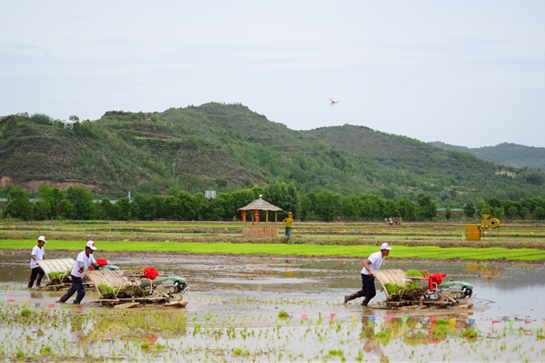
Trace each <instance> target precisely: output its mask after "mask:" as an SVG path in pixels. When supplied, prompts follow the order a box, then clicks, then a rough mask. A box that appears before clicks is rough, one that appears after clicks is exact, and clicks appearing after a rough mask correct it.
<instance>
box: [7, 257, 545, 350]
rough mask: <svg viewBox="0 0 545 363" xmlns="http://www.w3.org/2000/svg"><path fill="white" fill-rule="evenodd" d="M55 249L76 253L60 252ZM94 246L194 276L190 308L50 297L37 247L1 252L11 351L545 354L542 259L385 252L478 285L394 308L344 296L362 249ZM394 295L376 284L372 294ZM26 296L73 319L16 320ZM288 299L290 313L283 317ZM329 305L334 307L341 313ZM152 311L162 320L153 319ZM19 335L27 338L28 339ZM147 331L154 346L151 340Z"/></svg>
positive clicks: (124, 264)
mask: <svg viewBox="0 0 545 363" xmlns="http://www.w3.org/2000/svg"><path fill="white" fill-rule="evenodd" d="M50 257H52V258H55V257H57V258H61V257H75V256H70V255H66V253H65V254H62V253H61V252H58V253H56V256H55V255H54V256H50ZM95 257H96V258H98V257H103V258H106V259H107V260H108V261H109V263H110V264H115V265H117V266H119V267H121V268H122V269H125V268H139V267H148V266H154V267H155V268H156V269H157V270H158V271H159V272H160V273H162V274H175V275H178V276H182V277H185V278H186V279H187V280H188V282H189V285H190V290H189V291H188V292H187V293H186V297H187V298H188V299H189V305H188V307H187V309H181V310H175V311H172V310H169V309H164V308H157V307H152V308H151V310H149V309H148V308H141V309H137V310H136V311H131V312H130V314H142V316H143V317H142V322H141V325H138V326H137V327H135V326H133V325H131V324H134V322H135V321H140V320H139V319H140V318H134V319H132V320H131V321H130V322H128V321H125V320H123V318H121V317H119V316H118V317H115V318H111V317H110V318H109V317H108V314H111V313H112V311H116V309H114V310H111V309H103V308H101V307H99V306H98V305H95V304H92V303H89V301H91V300H92V299H94V298H95V297H96V296H95V295H94V294H93V293H91V292H89V293H88V294H87V296H86V298H85V300H84V304H83V309H75V308H73V307H71V306H70V307H68V308H62V307H61V306H59V305H58V304H57V305H56V306H55V307H54V308H49V304H50V303H53V302H54V301H55V300H56V299H57V298H58V296H59V295H60V293H51V292H46V291H42V290H36V289H34V290H27V289H25V288H24V286H25V284H26V282H27V279H28V277H29V276H30V269H29V261H28V256H24V255H22V254H21V255H17V254H15V255H11V254H10V255H7V254H3V255H0V280H1V281H3V282H6V283H4V284H3V285H2V286H3V288H2V289H1V290H0V300H1V301H2V302H3V304H2V306H1V309H2V312H3V314H6V313H7V318H4V320H3V321H2V324H0V331H1V332H2V333H1V334H2V335H4V336H6V337H8V338H7V339H5V340H4V342H3V343H2V344H3V348H1V349H3V351H4V354H9V355H10V356H12V355H13V354H15V352H17V350H18V349H23V350H25V349H27V350H26V351H24V352H26V353H27V355H32V354H34V355H38V354H39V349H38V348H39V347H41V346H45V345H50V346H52V350H53V353H55V354H57V356H58V357H62V354H66V356H67V357H72V356H79V355H81V354H83V352H87V354H89V355H90V356H93V357H99V356H100V355H104V356H105V357H107V358H120V359H122V360H133V359H143V360H170V359H172V360H194V361H198V360H202V361H223V360H227V361H231V360H248V361H252V360H254V359H255V360H265V361H277V360H286V361H299V360H300V361H303V360H304V361H308V360H311V361H324V360H332V361H341V360H342V359H343V358H344V359H346V360H347V361H354V360H359V359H361V360H363V361H366V360H369V361H372V360H382V361H385V359H389V360H390V361H395V360H415V361H416V360H419V361H443V360H451V361H482V360H490V361H496V360H513V361H523V360H525V359H529V360H531V361H536V360H537V361H542V360H544V359H545V343H544V342H545V340H538V339H540V338H539V337H540V336H542V335H543V334H544V332H543V326H544V325H543V324H544V323H543V322H544V321H545V309H543V306H542V305H543V303H542V302H543V301H545V268H544V266H543V265H524V266H516V265H509V264H470V263H446V262H438V263H415V262H402V263H401V262H392V261H387V262H385V263H384V264H383V269H391V268H400V269H403V270H408V269H419V270H427V271H429V272H430V273H435V272H439V273H446V274H447V279H452V280H461V281H466V282H468V283H470V284H472V285H473V286H474V287H475V289H474V296H473V298H472V299H471V301H472V303H473V305H474V306H473V308H472V309H470V310H460V309H458V310H433V311H401V310H399V311H390V310H378V309H372V308H368V307H367V308H364V307H361V306H359V305H358V301H357V300H356V301H353V302H351V303H350V304H349V305H348V306H343V305H342V304H340V303H341V302H342V298H343V297H344V295H346V294H349V293H352V292H355V291H358V290H360V288H361V280H360V270H361V268H362V266H361V261H360V260H353V261H348V260H339V261H336V260H317V259H314V260H310V259H270V258H266V259H265V258H251V257H223V256H222V257H214V256H207V257H202V256H196V257H186V256H184V257H179V256H176V257H168V256H164V255H162V256H159V255H158V256H154V255H153V254H149V253H146V254H145V256H140V255H135V256H132V257H131V256H124V255H123V254H113V253H112V254H111V255H107V256H101V255H98V256H95ZM384 297H385V296H384V294H383V293H382V292H381V291H379V289H378V285H377V296H376V297H375V299H374V301H381V300H383V299H384ZM8 300H15V302H9V301H8ZM22 301H28V306H30V308H31V310H32V311H33V313H36V314H45V312H47V313H48V314H51V313H52V312H53V313H54V314H57V315H58V316H65V315H66V316H67V320H66V323H58V325H57V326H56V327H53V326H50V325H49V324H47V323H41V322H40V321H36V319H34V320H32V322H29V323H28V327H26V326H25V325H22V326H20V325H19V323H14V322H12V323H10V324H7V323H6V321H7V320H6V319H8V320H9V316H14V317H15V316H16V315H17V314H18V313H20V311H21V309H22V308H23V307H25V306H26V305H27V303H23V302H22ZM36 303H39V304H40V306H36ZM281 310H283V311H286V312H287V313H288V315H290V317H289V318H287V319H278V312H279V311H281ZM77 314H80V315H83V316H86V318H83V320H82V321H79V320H77V319H75V318H74V316H76V315H77ZM127 314H128V313H127ZM153 314H159V315H153ZM161 314H163V315H161ZM164 314H173V315H164ZM331 314H335V315H334V316H333V318H331ZM131 316H132V315H131ZM154 316H155V319H156V320H153V321H149V320H146V319H150V317H154ZM145 317H147V318H145ZM175 317H176V318H175ZM178 318H180V319H182V318H183V319H184V322H185V324H186V325H184V328H182V327H181V325H179V322H178V323H176V324H178V325H177V326H170V325H169V324H168V323H165V319H166V321H177V320H176V319H178ZM433 318H439V319H443V320H444V321H446V325H443V326H441V325H438V323H437V322H436V323H432V320H433ZM48 319H52V318H48ZM59 319H60V318H59ZM161 319H163V320H161ZM493 320H494V321H495V322H494V323H492V321H493ZM510 321H511V323H510ZM139 324H140V323H139ZM164 324H166V325H164ZM470 328H471V329H474V330H475V331H477V332H478V337H477V338H476V339H474V340H467V339H466V338H464V337H462V336H461V333H462V332H464V331H467V330H468V329H470ZM39 331H40V332H41V334H42V335H39V333H38V332H39ZM66 337H70V338H69V339H68V340H67V341H68V343H66V342H63V339H64V340H66V339H67V338H66ZM28 339H31V340H28ZM21 341H28V342H29V343H28V345H25V346H24V347H23V345H22V344H21ZM146 343H149V345H150V346H151V347H152V348H151V350H146V349H144V350H142V348H141V347H142V345H143V344H144V345H145V344H146ZM66 344H68V346H66ZM98 345H100V346H102V348H101V349H98ZM25 347H26V348H25ZM63 347H64V348H63ZM156 347H159V349H156ZM339 352H340V353H339ZM58 359H60V358H58Z"/></svg>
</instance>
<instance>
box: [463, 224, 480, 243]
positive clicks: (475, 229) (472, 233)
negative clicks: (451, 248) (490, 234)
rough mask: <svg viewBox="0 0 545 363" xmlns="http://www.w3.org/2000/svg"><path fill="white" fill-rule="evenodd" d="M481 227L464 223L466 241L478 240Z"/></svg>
mask: <svg viewBox="0 0 545 363" xmlns="http://www.w3.org/2000/svg"><path fill="white" fill-rule="evenodd" d="M480 240H481V228H480V226H479V225H478V224H466V241H480Z"/></svg>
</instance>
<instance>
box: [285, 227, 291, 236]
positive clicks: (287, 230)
mask: <svg viewBox="0 0 545 363" xmlns="http://www.w3.org/2000/svg"><path fill="white" fill-rule="evenodd" d="M290 237H291V227H286V238H290Z"/></svg>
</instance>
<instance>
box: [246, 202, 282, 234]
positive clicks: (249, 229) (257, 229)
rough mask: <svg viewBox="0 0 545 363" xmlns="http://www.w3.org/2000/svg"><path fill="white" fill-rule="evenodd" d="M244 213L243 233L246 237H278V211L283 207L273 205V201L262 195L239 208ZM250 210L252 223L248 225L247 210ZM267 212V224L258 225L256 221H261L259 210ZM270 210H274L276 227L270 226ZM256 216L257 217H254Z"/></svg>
mask: <svg viewBox="0 0 545 363" xmlns="http://www.w3.org/2000/svg"><path fill="white" fill-rule="evenodd" d="M238 210H239V211H241V213H242V220H243V221H244V226H243V227H242V235H243V236H244V237H276V236H278V226H277V224H278V212H279V211H281V210H282V209H281V208H278V207H277V206H274V205H272V204H271V203H269V202H267V201H265V200H263V199H262V196H261V195H260V196H259V199H256V200H254V201H253V202H252V203H250V204H248V205H247V206H246V207H242V208H239V209H238ZM248 211H249V212H250V214H251V215H252V225H251V226H246V212H248ZM260 211H264V212H265V226H256V225H254V221H255V222H259V212H260ZM269 212H274V227H269ZM254 217H255V218H254Z"/></svg>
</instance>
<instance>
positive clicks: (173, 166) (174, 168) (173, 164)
mask: <svg viewBox="0 0 545 363" xmlns="http://www.w3.org/2000/svg"><path fill="white" fill-rule="evenodd" d="M175 170H176V162H173V163H172V177H173V178H174V172H175Z"/></svg>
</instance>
